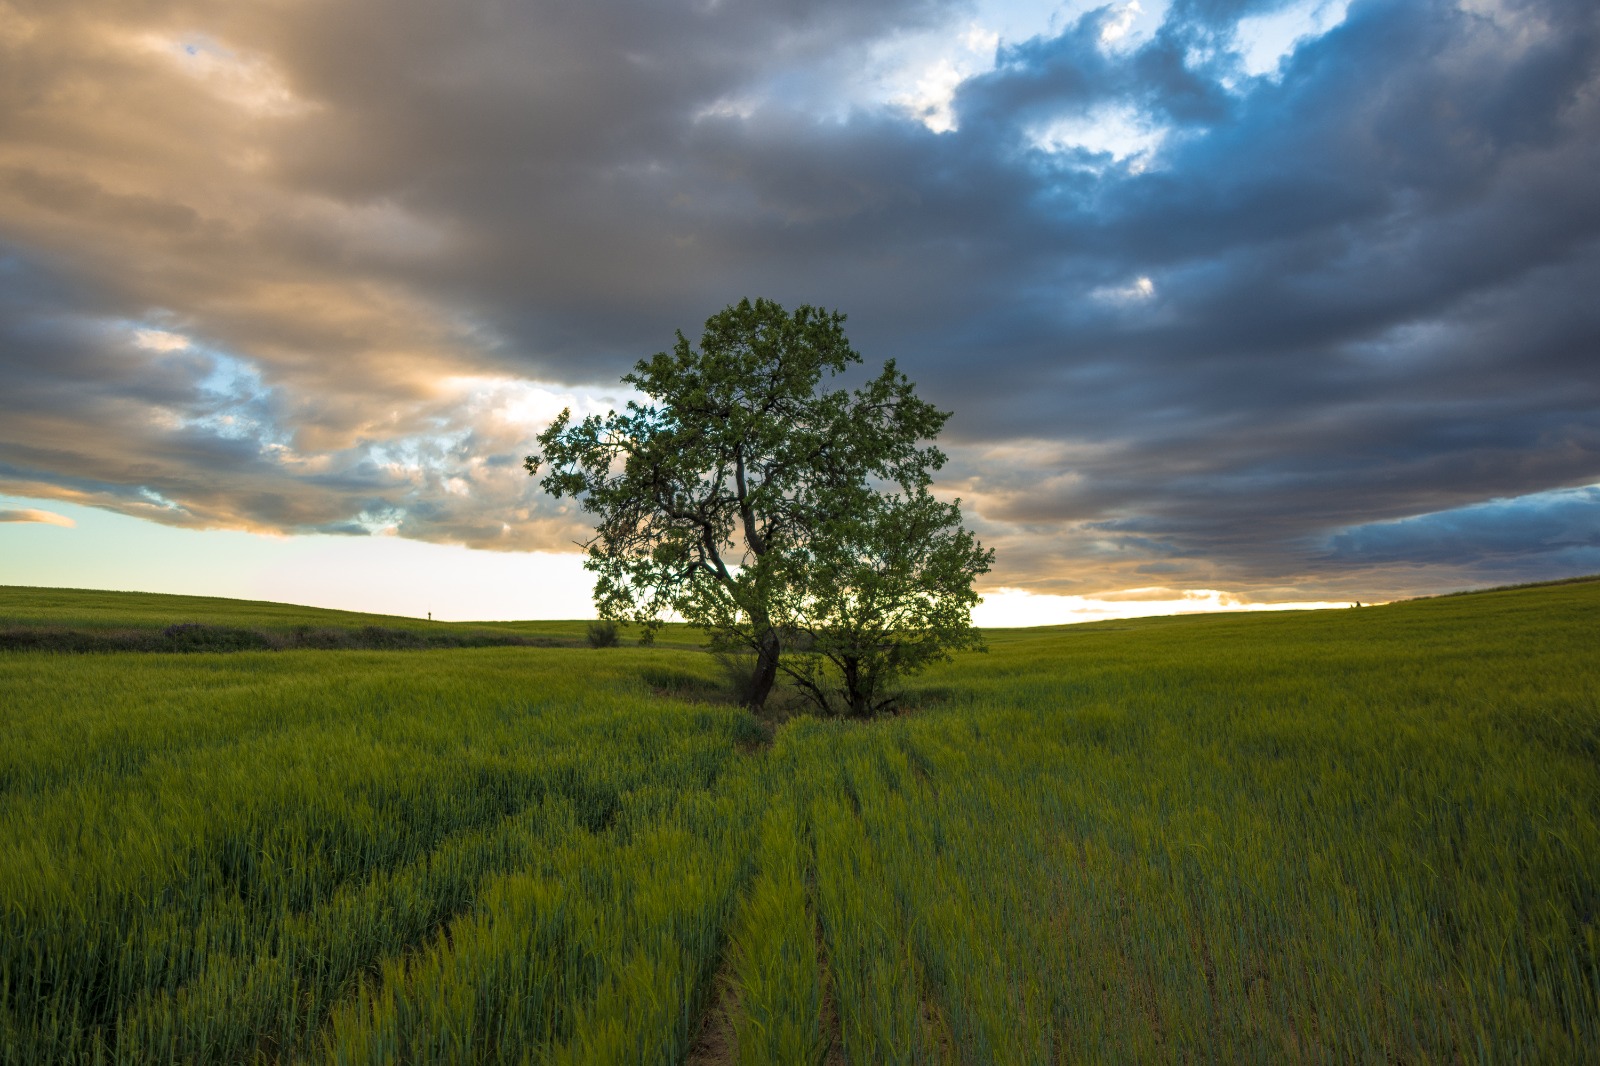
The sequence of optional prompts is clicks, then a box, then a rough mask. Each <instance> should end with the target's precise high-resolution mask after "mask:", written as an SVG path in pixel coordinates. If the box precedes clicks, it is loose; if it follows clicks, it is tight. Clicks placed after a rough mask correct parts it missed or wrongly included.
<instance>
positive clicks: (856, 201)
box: [0, 0, 1600, 599]
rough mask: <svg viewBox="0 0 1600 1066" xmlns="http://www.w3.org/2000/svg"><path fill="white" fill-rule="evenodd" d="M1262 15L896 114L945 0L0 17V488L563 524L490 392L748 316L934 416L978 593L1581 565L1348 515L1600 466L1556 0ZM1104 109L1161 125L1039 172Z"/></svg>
mask: <svg viewBox="0 0 1600 1066" xmlns="http://www.w3.org/2000/svg"><path fill="white" fill-rule="evenodd" d="M1282 6H1283V5H1281V4H1273V3H1260V2H1257V3H1241V2H1228V3H1222V2H1200V0H1195V2H1180V3H1177V4H1174V5H1173V7H1172V8H1171V10H1170V11H1169V13H1168V16H1167V19H1166V23H1165V24H1164V25H1163V26H1162V27H1161V29H1160V30H1159V31H1158V32H1157V33H1156V34H1155V35H1154V36H1153V37H1152V38H1150V39H1149V40H1147V41H1145V42H1144V43H1143V44H1141V45H1139V46H1137V47H1135V48H1131V49H1119V48H1107V47H1105V46H1104V44H1103V43H1102V40H1101V37H1102V31H1103V29H1104V27H1105V25H1106V20H1107V19H1108V18H1110V17H1111V13H1110V11H1109V9H1103V10H1101V11H1098V12H1092V13H1091V14H1089V15H1086V16H1084V17H1083V18H1082V19H1080V20H1078V21H1076V22H1074V23H1072V24H1070V25H1066V26H1064V27H1062V28H1061V30H1060V32H1059V33H1056V34H1053V35H1046V36H1042V37H1039V38H1035V39H1033V40H1029V41H1021V42H1016V43H1014V44H1008V45H1006V46H1005V47H1004V48H1003V49H1002V51H1001V53H1000V55H999V56H998V62H997V64H996V66H995V68H994V69H993V70H992V71H990V72H988V73H985V74H982V75H980V76H977V77H974V78H971V79H969V80H967V81H966V82H965V83H964V84H963V85H962V86H961V87H960V89H959V90H958V92H957V94H956V96H955V98H954V101H953V104H952V107H953V112H954V114H955V116H956V119H957V122H958V126H957V128H956V129H955V130H954V131H951V132H946V133H937V134H936V133H934V132H932V131H930V130H929V129H927V128H925V127H924V126H923V125H921V124H920V123H918V122H916V121H913V120H912V119H911V117H910V116H909V115H908V114H906V113H904V112H902V111H899V110H897V109H895V108H892V107H886V106H881V105H875V104H870V103H864V102H862V101H860V100H851V99H848V98H846V97H845V95H842V94H843V90H842V89H841V88H840V86H842V85H853V84H856V82H857V81H859V72H860V71H861V69H863V67H865V66H867V65H870V63H871V62H873V56H874V55H876V54H877V52H875V51H874V50H875V49H877V48H879V47H880V46H883V45H885V44H886V43H892V42H893V41H894V40H896V39H897V35H901V34H904V33H906V32H909V31H913V30H917V29H927V28H929V27H936V26H939V25H943V24H946V23H947V22H949V20H951V19H953V18H957V17H966V14H967V12H968V9H966V8H964V7H962V6H960V5H956V4H941V3H931V2H915V0H906V2H903V3H882V4H870V5H862V4H857V3H848V2H845V0H814V2H807V3H802V2H788V3H780V2H767V3H756V4H734V3H687V2H685V3H682V4H664V5H650V6H647V7H644V8H641V7H639V6H638V5H624V4H620V3H606V2H598V3H582V4H579V3H560V4H541V5H536V6H525V5H507V4H501V3H497V2H491V0H481V2H467V3H460V4H452V5H444V4H438V3H430V2H421V0H415V2H409V3H402V4H395V3H383V4H379V3H377V2H376V0H368V2H344V3H339V4H332V3H311V4H304V5H295V6H292V7H289V8H283V7H279V6H277V5H236V4H226V3H221V2H202V0H194V2H188V3H184V2H178V0H172V2H166V3H154V2H152V3H145V4H130V5H118V6H117V7H116V8H115V10H114V11H108V10H107V9H106V8H105V6H104V5H98V4H88V3H71V2H52V3H48V4H46V3H42V2H41V3H26V4H19V5H14V9H15V13H16V16H17V17H16V18H14V19H11V20H10V25H11V28H9V29H7V30H6V31H4V32H0V71H4V73H3V74H0V128H4V129H6V130H7V134H6V137H5V139H4V141H3V142H0V239H3V242H4V243H3V246H0V346H3V347H0V382H3V388H0V490H3V491H7V492H14V493H23V494H29V495H34V496H42V497H55V498H62V499H72V500H78V501H81V502H87V503H92V504H95V505H98V506H104V507H110V508H113V509H117V510H122V511H125V512H128V513H133V514H139V515H142V516H145V517H148V518H151V519H153V520H157V521H164V522H171V523H175V524H182V525H194V526H232V527H241V528H256V529H276V530H286V531H309V530H322V531H346V532H365V531H370V530H372V529H375V528H381V527H386V526H393V527H395V528H396V529H397V530H398V531H399V532H401V533H402V534H403V535H409V536H417V537H423V538H427V539H437V540H451V541H456V542H461V543H468V544H472V545H475V546H480V547H502V548H527V547H555V546H560V545H563V544H565V543H566V542H567V541H569V540H570V539H571V537H572V536H574V535H575V534H576V532H577V531H578V530H580V529H581V524H580V523H579V516H576V515H574V514H573V513H571V512H570V511H560V510H557V509H556V505H555V504H554V503H553V502H552V501H548V500H545V499H542V498H540V497H539V496H538V495H537V494H536V493H535V492H534V491H533V488H532V485H531V483H529V482H528V480H527V479H526V478H525V477H524V476H523V474H522V473H521V470H520V468H519V467H518V465H517V462H516V459H517V457H518V456H520V454H521V452H522V451H523V450H526V448H527V446H528V445H529V443H530V441H531V437H532V435H533V433H534V432H536V430H537V425H536V424H535V423H536V421H537V420H536V419H533V418H532V416H531V415H530V414H529V412H530V411H535V412H536V411H538V410H543V409H544V407H543V406H541V405H544V406H549V404H550V403H555V402H556V401H555V400H553V399H551V397H549V396H545V395H544V393H539V397H538V398H535V399H530V397H532V396H533V395H534V393H535V392H537V390H535V389H534V387H533V386H531V385H529V386H525V387H523V386H518V385H517V384H516V382H518V381H536V382H542V383H544V387H545V391H546V392H559V391H560V390H561V389H563V388H574V387H579V386H593V385H605V384H609V383H614V382H615V381H616V378H617V376H618V375H619V374H620V373H621V372H623V371H624V370H625V369H626V368H627V366H628V365H629V364H631V362H632V361H633V360H634V359H636V358H638V357H639V356H641V355H644V354H648V353H649V352H651V351H654V350H656V349H658V348H661V347H663V346H665V345H666V343H667V342H668V341H669V340H670V337H671V331H672V329H674V328H677V327H682V328H684V329H685V330H686V331H688V332H691V333H692V332H693V330H694V327H695V325H696V324H697V323H698V322H699V321H701V320H702V319H703V318H704V317H705V316H706V315H707V314H709V313H710V312H711V311H713V310H715V309H716V308H718V307H720V306H722V305H723V304H725V303H727V302H729V301H731V300H734V299H737V298H738V297H739V296H741V295H745V294H751V295H755V294H761V295H768V296H771V297H773V298H776V299H779V300H782V301H784V302H786V303H790V304H794V303H799V302H811V303H820V304H824V305H828V306H837V307H840V308H843V309H844V310H847V311H849V312H850V314H851V326H852V337H853V339H854V340H855V341H856V343H857V346H858V347H859V348H861V349H862V350H863V352H864V353H865V354H866V355H867V357H868V359H869V361H875V360H878V359H882V358H887V357H894V358H896V359H898V360H899V361H900V363H901V365H902V366H903V367H904V368H905V369H907V370H908V372H910V373H911V375H912V376H913V377H914V378H915V379H916V380H917V381H918V382H919V383H920V384H921V385H922V387H923V389H924V391H925V392H926V393H928V394H929V395H930V396H931V397H932V398H933V399H935V400H936V401H937V402H939V403H941V404H943V405H945V406H947V407H950V408H952V409H954V410H955V411H956V417H955V419H954V420H953V421H952V423H951V427H950V434H951V438H952V439H951V449H950V450H951V452H952V455H953V461H952V465H951V467H950V468H949V470H948V471H947V473H948V475H949V479H948V486H947V487H948V488H949V489H950V491H952V492H959V493H960V494H961V495H962V496H963V498H964V499H965V500H966V502H967V504H968V506H969V509H972V511H973V514H974V521H975V523H976V524H977V525H978V526H979V527H980V529H981V530H982V531H983V533H984V535H985V537H986V538H987V539H989V540H990V541H992V542H994V543H995V544H996V545H997V546H998V547H999V548H1000V556H999V566H998V568H997V571H996V574H995V575H994V576H995V578H996V579H997V580H998V581H1000V582H1002V583H1005V584H1011V585H1019V586H1026V587H1032V588H1038V589H1051V590H1060V591H1079V592H1082V591H1096V590H1105V589H1114V588H1126V587H1130V586H1140V585H1156V584H1160V585H1167V586H1173V587H1180V586H1185V585H1187V586H1188V587H1196V586H1201V585H1204V586H1209V587H1220V588H1228V589H1233V590H1237V591H1241V592H1244V593H1246V594H1254V595H1260V596H1268V595H1284V594H1289V593H1298V594H1307V595H1322V594H1338V595H1343V594H1345V593H1346V592H1347V591H1350V590H1358V591H1361V592H1362V593H1363V594H1364V598H1369V599H1370V598H1382V597H1383V596H1385V595H1387V594H1397V593H1400V592H1415V591H1427V590H1429V589H1430V588H1432V587H1437V586H1440V585H1441V584H1448V585H1455V584H1459V583H1470V582H1471V580H1472V579H1473V575H1475V574H1476V575H1479V576H1486V577H1492V576H1498V575H1500V574H1502V573H1503V572H1505V570H1506V567H1507V565H1509V564H1508V563H1507V562H1506V561H1507V560H1512V559H1515V560H1520V561H1519V562H1517V564H1516V565H1517V566H1520V567H1522V568H1523V570H1526V571H1527V573H1526V574H1525V575H1523V574H1521V572H1520V571H1519V576H1557V575H1558V574H1559V573H1560V572H1564V570H1565V568H1569V567H1572V566H1575V565H1588V564H1587V563H1584V562H1583V560H1585V559H1587V558H1588V556H1586V555H1584V554H1583V552H1584V551H1587V550H1588V549H1587V548H1585V547H1584V546H1583V545H1578V546H1576V547H1572V550H1568V548H1562V549H1560V550H1554V549H1551V548H1549V546H1548V544H1547V542H1546V541H1545V540H1541V539H1540V537H1541V536H1542V534H1541V533H1540V532H1539V529H1538V528H1535V525H1536V524H1524V523H1523V522H1522V518H1521V517H1518V516H1523V517H1525V515H1526V514H1527V513H1531V512H1522V511H1513V512H1507V513H1508V514H1509V515H1510V517H1508V518H1507V519H1506V521H1505V523H1504V526H1503V530H1502V532H1503V535H1504V537H1507V538H1510V540H1511V541H1515V540H1516V538H1517V536H1518V535H1519V534H1518V531H1519V529H1520V530H1521V531H1522V536H1523V540H1522V545H1523V546H1522V548H1521V549H1517V548H1516V547H1515V546H1514V545H1513V546H1511V547H1507V548H1504V550H1498V549H1497V551H1496V552H1494V553H1485V552H1476V553H1475V552H1474V551H1473V550H1469V548H1468V546H1467V545H1466V543H1465V542H1464V541H1461V540H1459V539H1457V540H1450V539H1449V538H1446V539H1445V540H1443V541H1440V543H1441V544H1446V545H1453V546H1454V547H1453V548H1451V550H1450V551H1439V552H1429V553H1423V554H1421V555H1417V554H1413V555H1410V556H1406V557H1405V558H1401V557H1400V556H1399V555H1396V554H1394V552H1393V551H1388V549H1385V550H1378V549H1377V548H1375V547H1370V545H1374V544H1376V543H1377V541H1376V540H1374V539H1373V538H1375V537H1377V536H1378V534H1376V533H1370V532H1369V533H1367V534H1362V535H1361V536H1359V537H1358V536H1356V534H1355V533H1353V532H1350V531H1353V530H1369V531H1370V530H1376V529H1380V528H1387V527H1386V526H1384V525H1383V524H1384V523H1390V522H1394V521H1396V520H1399V519H1404V518H1407V517H1409V516H1417V515H1432V514H1437V513H1454V512H1456V511H1459V510H1460V509H1461V508H1464V507H1470V506H1471V505H1474V504H1477V503H1480V502H1481V501H1485V500H1489V499H1495V498H1510V497H1521V496H1530V495H1531V494H1536V493H1539V492H1542V491H1544V490H1549V489H1554V488H1560V487H1564V486H1579V485H1586V484H1591V483H1594V482H1596V481H1600V375H1596V374H1595V373H1594V368H1595V366H1596V365H1597V356H1600V309H1597V308H1596V307H1595V301H1594V300H1593V296H1592V294H1593V293H1594V292H1595V291H1600V190H1597V188H1596V186H1595V183H1594V180H1593V175H1594V174H1595V173H1600V136H1597V134H1600V12H1597V10H1596V9H1595V7H1594V5H1593V4H1592V3H1588V2H1581V0H1571V2H1568V0H1534V2H1528V3H1522V4H1518V5H1499V4H1490V3H1463V4H1460V5H1457V4H1454V3H1444V2H1442V0H1440V2H1428V3H1413V2H1401V0H1355V2H1354V3H1352V4H1351V6H1350V9H1349V12H1348V15H1347V17H1346V19H1345V21H1344V22H1343V23H1342V24H1341V25H1339V26H1338V27H1336V28H1335V29H1333V30H1332V31H1331V32H1328V33H1326V34H1324V35H1322V36H1320V37H1317V38H1315V39H1312V40H1307V41H1304V42H1302V43H1301V45H1300V46H1299V47H1298V48H1297V49H1296V50H1295V51H1294V52H1293V53H1292V54H1291V55H1290V56H1288V57H1287V58H1286V59H1285V60H1284V62H1283V64H1282V65H1281V67H1280V69H1279V70H1278V71H1277V73H1276V74H1275V75H1274V76H1271V77H1251V76H1249V75H1248V73H1247V72H1245V71H1244V69H1243V68H1242V66H1241V64H1240V61H1239V59H1238V56H1237V54H1236V52H1234V51H1232V50H1230V49H1231V42H1232V40H1233V35H1234V32H1235V29H1234V28H1235V26H1236V24H1237V22H1238V20H1239V19H1240V18H1241V17H1244V16H1247V15H1251V14H1261V13H1265V12H1269V11H1272V10H1276V9H1278V8H1280V7H1282ZM852 79H854V80H852ZM1107 114H1110V115H1112V116H1113V117H1114V118H1117V120H1118V121H1122V122H1124V123H1125V124H1126V123H1132V124H1133V125H1135V126H1137V127H1139V128H1140V129H1144V130H1146V131H1162V132H1161V136H1163V137H1164V139H1161V140H1160V142H1159V145H1158V146H1156V147H1154V148H1153V149H1152V150H1150V151H1149V152H1148V153H1145V154H1142V155H1141V154H1139V153H1137V152H1133V153H1131V154H1129V153H1127V152H1126V151H1125V150H1119V151H1110V150H1106V149H1105V147H1104V146H1102V145H1095V144H1089V145H1087V146H1083V147H1078V148H1072V147H1070V146H1058V147H1057V148H1056V149H1054V150H1052V149H1049V148H1046V147H1044V146H1042V145H1041V141H1040V136H1041V134H1042V132H1043V131H1047V130H1049V129H1050V128H1053V127H1052V124H1060V123H1063V122H1064V123H1066V124H1067V125H1066V127H1065V128H1067V129H1069V130H1070V129H1073V128H1077V127H1081V126H1082V125H1083V124H1084V122H1086V121H1087V120H1088V119H1090V118H1094V117H1096V116H1098V117H1100V118H1102V119H1103V118H1105V116H1106V115H1107ZM1074 123H1076V124H1077V126H1076V127H1075V126H1074V125H1073V124H1074ZM1152 136H1155V135H1154V134H1152ZM1119 153H1120V154H1119ZM141 330H143V331H146V332H147V334H148V333H149V331H157V332H162V333H165V334H170V335H172V336H173V337H176V338H179V339H181V341H183V342H185V343H182V344H180V343H179V340H173V341H170V342H166V341H162V340H160V339H159V338H154V337H153V336H147V337H146V340H145V341H144V342H140V341H138V340H137V339H136V338H137V337H138V335H139V331H141ZM163 344H170V346H169V347H162V345H163ZM535 400H536V402H535ZM547 401H548V402H547ZM556 406H559V404H558V403H556ZM517 412H520V414H518V413H517ZM1341 531H1344V532H1341ZM1330 537H1344V538H1345V539H1344V540H1338V541H1330V540H1329V539H1328V538H1330ZM1352 537H1353V538H1355V539H1350V538H1352ZM1363 537H1365V538H1366V539H1362V538H1363ZM1330 543H1334V544H1337V545H1342V547H1337V548H1335V549H1330V548H1329V547H1328V545H1329V544H1330ZM1496 543H1497V544H1501V543H1503V542H1502V541H1496ZM1358 544H1362V545H1369V548H1363V549H1362V550H1357V548H1356V545H1358ZM1569 547H1571V546H1569ZM1395 551H1398V549H1395ZM1452 551H1453V552H1454V554H1453V555H1452V554H1451V552H1452ZM1574 552H1577V554H1573V553H1574Z"/></svg>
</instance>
